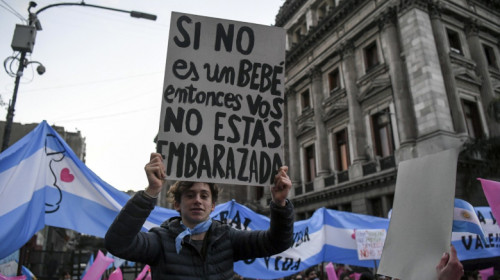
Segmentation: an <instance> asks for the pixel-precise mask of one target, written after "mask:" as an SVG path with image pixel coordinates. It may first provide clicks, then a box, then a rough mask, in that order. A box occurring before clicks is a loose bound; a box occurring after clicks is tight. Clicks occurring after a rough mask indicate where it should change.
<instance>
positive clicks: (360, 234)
mask: <svg viewBox="0 0 500 280" xmlns="http://www.w3.org/2000/svg"><path fill="white" fill-rule="evenodd" d="M385 236H386V231H385V229H363V230H356V245H357V248H358V259H360V260H380V257H381V256H382V250H383V249H384V241H385Z"/></svg>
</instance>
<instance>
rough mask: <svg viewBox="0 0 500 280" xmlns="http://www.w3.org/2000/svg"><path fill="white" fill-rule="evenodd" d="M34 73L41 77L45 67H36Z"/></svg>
mask: <svg viewBox="0 0 500 280" xmlns="http://www.w3.org/2000/svg"><path fill="white" fill-rule="evenodd" d="M36 72H37V73H38V75H43V73H45V66H43V65H38V67H37V68H36Z"/></svg>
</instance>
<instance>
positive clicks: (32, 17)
mask: <svg viewBox="0 0 500 280" xmlns="http://www.w3.org/2000/svg"><path fill="white" fill-rule="evenodd" d="M36 5H37V4H36V3H35V2H33V1H31V2H30V3H29V7H28V13H29V22H28V26H27V27H30V28H34V29H36V30H42V26H41V24H40V21H39V20H38V15H39V14H40V13H41V12H43V11H45V10H47V9H49V8H52V7H57V6H83V7H91V8H98V9H104V10H110V11H114V12H121V13H127V14H130V16H131V17H135V18H143V19H149V20H156V15H153V14H148V13H143V12H138V11H127V10H122V9H115V8H110V7H104V6H98V5H91V4H86V3H85V2H84V1H82V2H80V3H57V4H51V5H47V6H45V7H43V8H41V9H39V10H38V11H36V12H35V13H33V12H31V11H30V10H31V9H32V8H34V7H36ZM17 27H26V26H19V25H18V26H17ZM17 27H16V31H17ZM33 32H34V34H33V35H32V36H33V37H32V38H30V39H31V40H32V41H31V42H30V44H31V46H30V47H26V46H23V47H19V48H15V47H14V44H13V46H12V48H13V49H14V51H20V53H21V56H20V58H19V67H18V69H17V72H16V73H15V76H16V80H15V86H14V92H13V94H12V100H11V101H10V102H9V108H8V109H7V117H6V122H5V128H4V133H3V140H2V150H1V151H2V152H3V151H4V150H5V149H7V148H8V147H9V141H10V134H11V130H12V124H13V122H14V110H15V109H14V108H15V106H16V99H17V92H18V90H19V83H20V81H21V77H22V75H23V72H24V68H26V66H27V65H28V64H30V63H38V64H40V63H39V62H36V61H32V62H28V61H27V59H26V54H27V53H28V52H31V51H32V48H33V44H34V40H35V34H36V31H34V30H33ZM15 36H16V33H14V40H15V39H16V38H15ZM40 67H43V66H42V65H41V64H40V66H39V68H38V69H41V70H42V71H38V73H39V74H43V72H45V68H40ZM38 69H37V70H38Z"/></svg>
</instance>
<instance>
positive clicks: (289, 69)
mask: <svg viewBox="0 0 500 280" xmlns="http://www.w3.org/2000/svg"><path fill="white" fill-rule="evenodd" d="M275 24H276V26H280V27H284V28H285V29H286V31H287V46H286V48H287V53H286V73H285V76H286V82H285V88H286V100H287V102H286V112H287V114H286V117H285V118H286V120H285V124H286V128H285V133H286V135H285V138H286V139H287V141H286V146H285V150H286V162H287V164H288V165H289V166H290V172H289V173H290V176H291V178H292V180H293V191H292V196H291V197H292V201H293V203H294V205H295V207H296V211H297V219H306V218H309V217H310V215H311V214H312V213H313V212H314V211H315V210H316V209H318V208H320V207H327V208H330V209H338V210H344V211H352V212H356V213H363V214H369V215H375V216H382V217H387V213H388V211H389V210H390V209H391V207H392V202H393V198H394V190H395V183H396V176H397V166H398V163H399V162H400V161H403V160H407V159H412V158H416V157H421V156H425V155H428V154H431V153H436V152H439V151H442V150H446V149H449V148H454V147H467V145H468V144H469V143H477V142H478V141H488V140H489V141H490V144H491V142H492V141H494V139H495V137H497V139H499V141H500V138H498V137H499V136H500V101H499V100H500V70H499V69H500V68H499V66H500V59H499V58H500V4H499V2H498V1H491V0H481V1H480V0H450V1H446V0H440V1H438V0H344V1H339V0H287V1H286V2H284V4H283V6H282V7H281V9H280V11H279V13H278V15H277V16H276V23H275ZM497 151H498V150H497ZM478 157H479V158H475V159H473V160H479V161H480V160H481V156H480V155H479V156H478ZM473 160H472V161H473ZM459 162H460V163H459V167H458V168H457V172H458V174H457V175H458V176H457V178H458V179H457V191H456V195H457V197H463V198H465V199H467V200H469V201H470V200H472V201H476V202H479V203H486V202H485V200H484V197H481V195H482V193H480V192H478V188H476V189H475V190H472V191H470V188H469V189H466V188H465V186H463V185H464V180H465V179H464V176H462V175H461V172H462V171H464V170H465V171H467V170H469V171H470V170H472V169H471V168H470V166H469V164H472V166H473V165H474V163H471V158H470V157H469V156H465V155H461V156H460V159H459ZM498 172H500V171H497V174H496V178H500V174H498ZM494 173H495V172H494V171H493V176H495V174H494ZM489 175H490V176H491V172H490V174H489ZM476 187H477V185H476ZM483 205H484V204H483Z"/></svg>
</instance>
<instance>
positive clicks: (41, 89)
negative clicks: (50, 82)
mask: <svg viewBox="0 0 500 280" xmlns="http://www.w3.org/2000/svg"><path fill="white" fill-rule="evenodd" d="M156 74H163V72H159V71H157V72H151V73H145V74H138V75H130V76H124V77H118V78H112V79H105V80H97V81H88V82H82V83H75V84H68V85H58V86H53V87H45V88H37V89H30V90H25V92H35V91H44V90H52V89H61V88H69V87H76V86H87V85H94V84H100V83H106V82H112V81H120V80H128V79H130V78H137V77H143V76H148V75H156Z"/></svg>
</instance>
